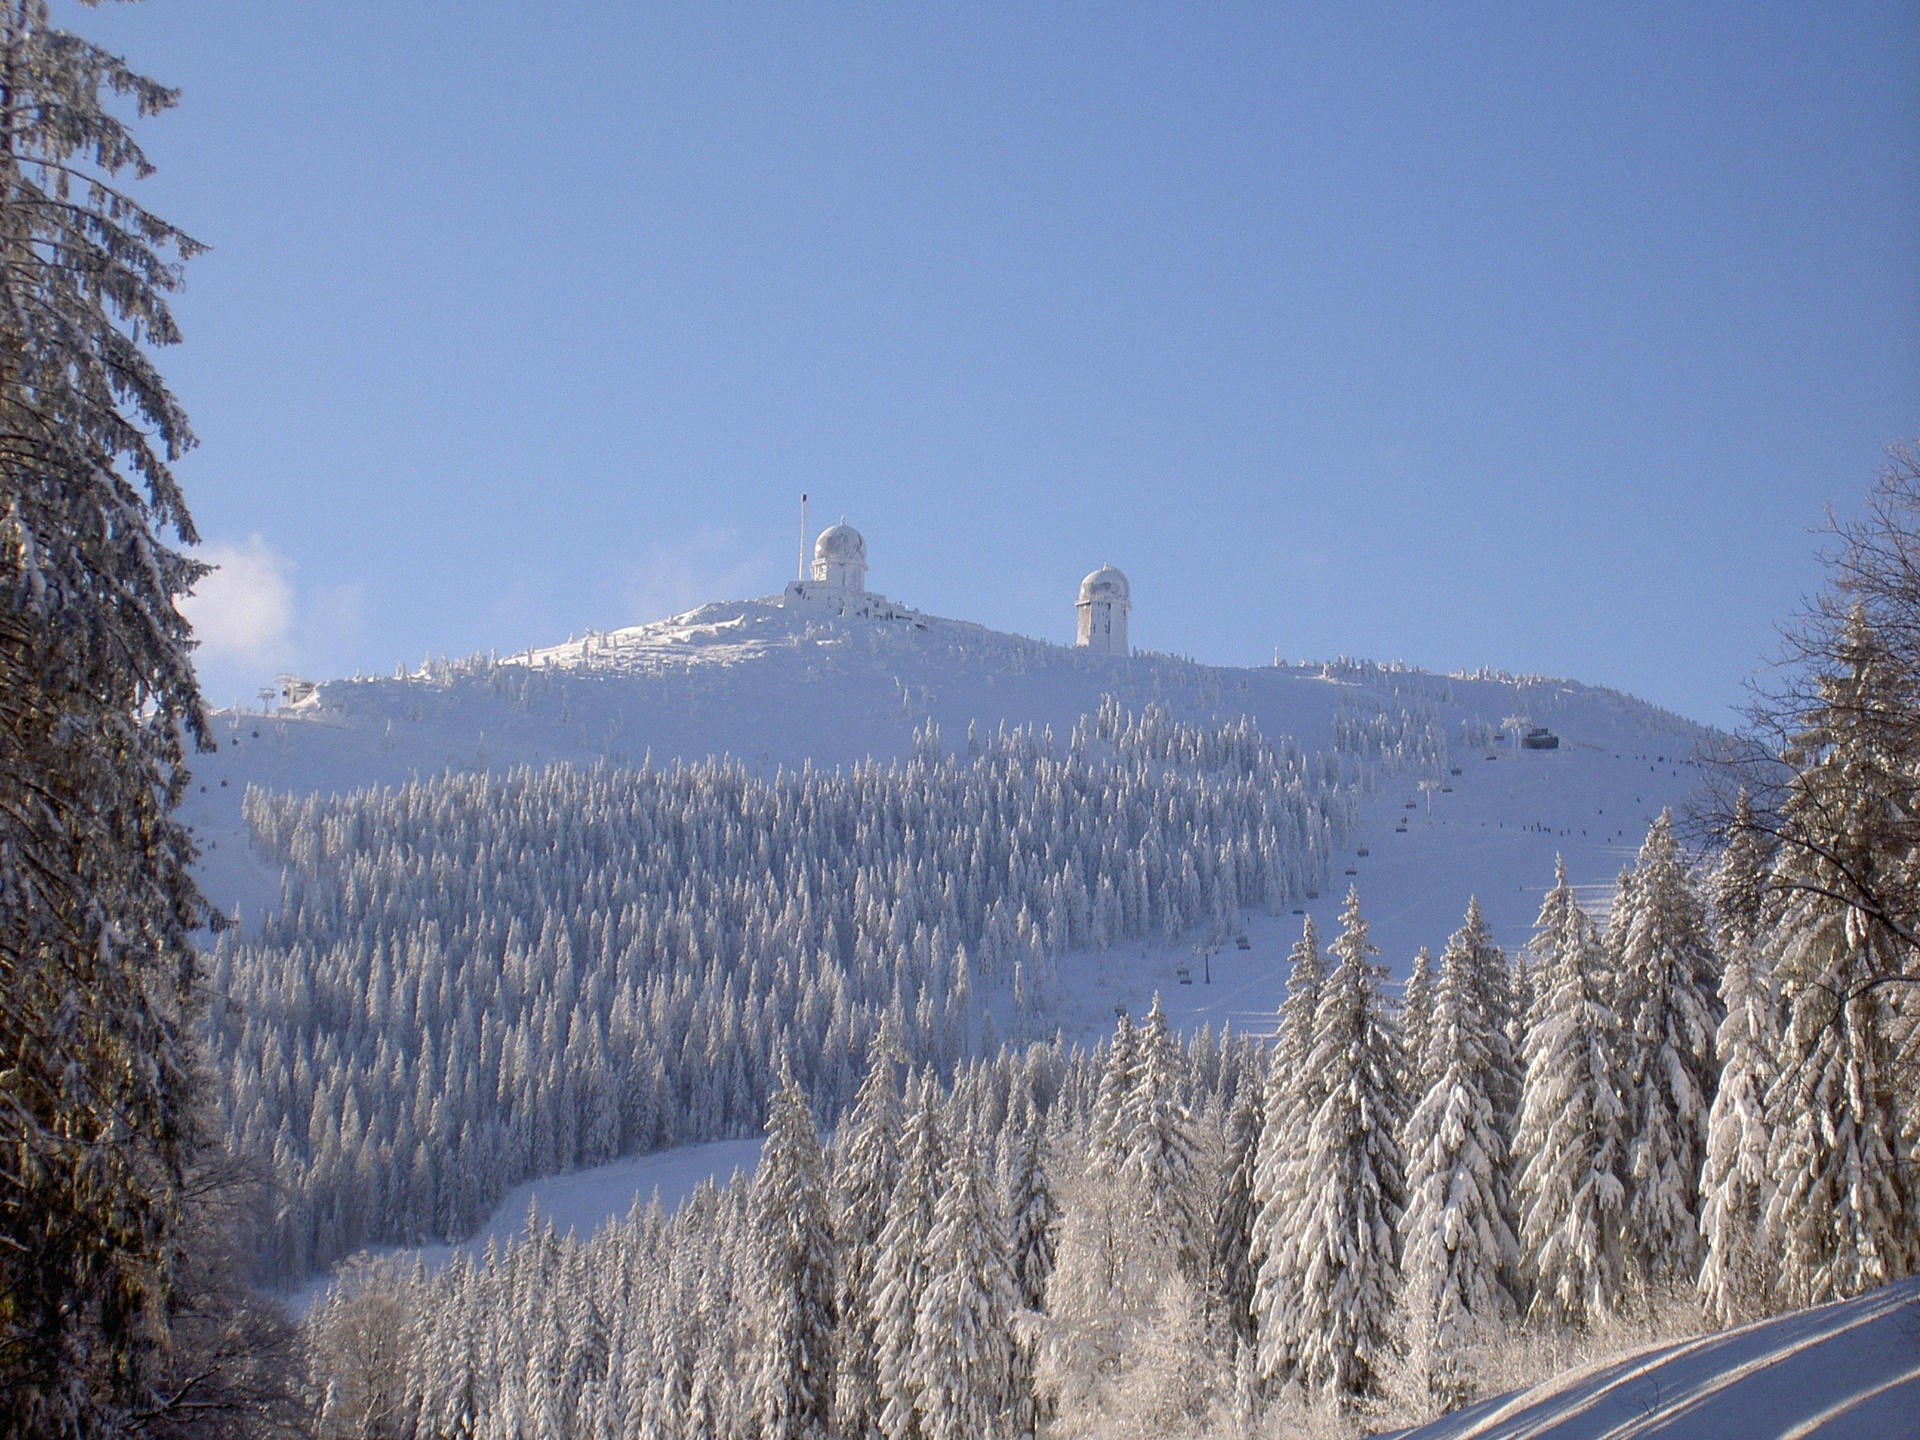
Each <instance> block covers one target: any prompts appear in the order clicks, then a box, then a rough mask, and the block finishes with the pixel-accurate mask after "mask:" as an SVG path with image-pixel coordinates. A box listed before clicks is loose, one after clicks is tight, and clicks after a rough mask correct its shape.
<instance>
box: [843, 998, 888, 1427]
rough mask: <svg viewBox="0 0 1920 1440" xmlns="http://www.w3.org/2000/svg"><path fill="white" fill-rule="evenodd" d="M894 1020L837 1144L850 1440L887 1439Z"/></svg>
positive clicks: (871, 1052) (873, 1050)
mask: <svg viewBox="0 0 1920 1440" xmlns="http://www.w3.org/2000/svg"><path fill="white" fill-rule="evenodd" d="M904 1058H905V1057H904V1055H903V1054H902V1051H901V1047H900V1041H899V1037H898V1035H897V1033H896V1031H895V1027H894V1023H893V1019H892V1014H891V1012H886V1013H885V1014H884V1015H883V1017H882V1019H881V1022H880V1029H879V1030H878V1031H877V1032H876V1033H875V1035H874V1038H873V1043H872V1044H871V1045H869V1046H868V1047H867V1075H866V1078H865V1079H864V1080H862V1081H861V1082H860V1090H859V1093H858V1094H857V1095H856V1096H855V1097H854V1102H853V1112H852V1113H851V1114H850V1115H849V1116H848V1117H847V1119H846V1121H845V1123H844V1124H843V1125H842V1126H841V1127H840V1130H839V1133H838V1134H837V1136H836V1137H835V1143H834V1156H833V1158H834V1167H833V1193H834V1200H835V1204H834V1250H835V1254H836V1255H837V1257H838V1260H839V1280H838V1286H837V1292H836V1293H837V1296H838V1316H839V1325H838V1327H837V1329H836V1331H835V1335H836V1351H835V1358H834V1367H833V1370H834V1385H835V1400H834V1426H835V1431H836V1433H837V1434H838V1435H839V1436H841V1437H843V1440H868V1437H872V1436H877V1435H878V1434H879V1433H880V1404H881V1400H880V1374H879V1368H878V1366H877V1365H876V1363H875V1358H876V1349H875V1344H874V1323H875V1302H876V1301H877V1300H878V1298H879V1297H878V1294H877V1285H876V1264H877V1261H878V1259H879V1253H880V1234H881V1231H882V1230H883V1229H884V1228H885V1227H886V1223H887V1216H888V1214H889V1212H890V1210H891V1208H892V1205H893V1191H894V1186H895V1185H896V1184H897V1183H898V1182H899V1178H900V1138H901V1126H902V1119H901V1111H900V1076H899V1070H898V1066H899V1065H900V1063H901V1061H902V1060H903V1059H904Z"/></svg>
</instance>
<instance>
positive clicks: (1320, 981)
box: [1249, 915, 1326, 1388]
mask: <svg viewBox="0 0 1920 1440" xmlns="http://www.w3.org/2000/svg"><path fill="white" fill-rule="evenodd" d="M1287 958H1288V960H1289V962H1290V968H1289V970H1288V973H1287V998H1286V999H1285V1000H1284V1001H1282V1002H1281V1005H1280V1031H1279V1034H1278V1035H1277V1036H1276V1037H1275V1039H1274V1044H1273V1050H1272V1052H1271V1054H1270V1055H1269V1056H1268V1061H1267V1083H1266V1086H1265V1089H1264V1091H1263V1096H1262V1102H1261V1109H1262V1112H1263V1114H1262V1117H1261V1127H1260V1143H1259V1148H1258V1150H1257V1152H1256V1154H1255V1158H1254V1170H1253V1209H1254V1217H1253V1229H1252V1234H1253V1245H1252V1251H1251V1253H1250V1256H1249V1259H1250V1262H1251V1264H1252V1265H1253V1267H1254V1282H1253V1302H1252V1303H1253V1318H1254V1328H1255V1332H1256V1337H1257V1346H1258V1368H1259V1374H1260V1378H1261V1380H1262V1382H1263V1383H1264V1384H1266V1385H1267V1386H1268V1387H1269V1388H1275V1387H1277V1386H1278V1385H1279V1384H1281V1383H1282V1382H1284V1381H1285V1380H1286V1379H1287V1377H1288V1376H1289V1375H1290V1374H1291V1373H1292V1371H1293V1365H1294V1360H1295V1355H1294V1352H1293V1349H1292V1347H1291V1344H1290V1342H1289V1340H1288V1339H1287V1337H1288V1336H1290V1335H1293V1334H1296V1333H1298V1330H1299V1328H1300V1326H1299V1325H1298V1324H1297V1323H1296V1321H1295V1319H1294V1316H1295V1313H1296V1312H1297V1311H1298V1309H1299V1307H1300V1305H1301V1303H1302V1299H1303V1293H1304V1286H1305V1278H1304V1274H1303V1271H1302V1266H1303V1264H1304V1257H1303V1255H1302V1253H1301V1251H1300V1250H1299V1248H1298V1240H1299V1237H1300V1231H1301V1225H1300V1218H1299V1211H1300V1206H1301V1204H1302V1202H1303V1200H1304V1198H1305V1194H1306V1184H1307V1175H1306V1169H1305V1166H1306V1154H1307V1129H1308V1126H1309V1124H1310V1123H1311V1120H1312V1117H1313V1115H1314V1113H1315V1111H1317V1110H1318V1109H1319V1106H1320V1101H1321V1098H1322V1097H1323V1096H1324V1095H1325V1093H1326V1085H1325V1079H1324V1077H1323V1076H1321V1075H1319V1074H1318V1073H1316V1072H1315V1071H1314V1070H1313V1068H1312V1067H1311V1066H1310V1065H1309V1063H1308V1061H1309V1059H1310V1058H1311V1056H1312V1054H1313V1041H1314V1027H1315V1025H1316V1024H1317V1023H1318V1020H1319V1015H1320V997H1321V993H1322V991H1323V990H1324V989H1325V986H1326V962H1325V960H1324V958H1323V957H1322V956H1321V954H1320V937H1319V935H1318V933H1317V932H1316V931H1315V929H1314V924H1313V917H1312V916H1311V915H1309V916H1308V917H1307V918H1306V921H1305V923H1304V924H1303V925H1302V926H1301V930H1300V938H1299V939H1298V940H1297V941H1295V942H1294V946H1293V949H1292V951H1291V952H1290V953H1289V955H1288V957H1287Z"/></svg>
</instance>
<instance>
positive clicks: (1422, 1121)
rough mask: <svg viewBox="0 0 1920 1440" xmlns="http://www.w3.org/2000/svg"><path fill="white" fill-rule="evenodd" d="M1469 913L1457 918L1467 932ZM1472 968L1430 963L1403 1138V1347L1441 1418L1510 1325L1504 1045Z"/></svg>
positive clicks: (1465, 947)
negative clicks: (1422, 1089) (1416, 1092)
mask: <svg viewBox="0 0 1920 1440" xmlns="http://www.w3.org/2000/svg"><path fill="white" fill-rule="evenodd" d="M1477 910H1478V907H1474V908H1473V909H1472V910H1470V911H1469V915H1468V927H1467V929H1471V928H1472V924H1473V921H1474V920H1476V919H1477V918H1478V913H1477ZM1462 933H1463V934H1464V933H1465V931H1464V930H1463V932H1462ZM1455 939H1456V941H1458V940H1460V936H1456V937H1455ZM1480 963H1482V962H1481V961H1480V959H1479V958H1478V957H1476V955H1475V951H1474V947H1473V946H1472V945H1471V944H1470V943H1449V944H1448V946H1447V949H1446V953H1445V955H1444V956H1443V957H1442V959H1441V962H1440V975H1439V979H1438V982H1437V984H1436V986H1435V989H1434V994H1433V1002H1432V1004H1433V1008H1432V1013H1431V1025H1430V1026H1429V1029H1428V1040H1427V1055H1426V1058H1425V1061H1424V1062H1423V1063H1422V1064H1421V1066H1420V1067H1419V1069H1420V1071H1421V1072H1422V1073H1425V1074H1428V1075H1431V1076H1432V1077H1433V1079H1432V1082H1431V1084H1430V1085H1429V1087H1428V1089H1427V1091H1426V1094H1425V1095H1424V1096H1423V1097H1421V1099H1420V1101H1419V1104H1418V1105H1417V1106H1416V1107H1415V1108H1414V1111H1413V1114H1412V1116H1411V1118H1410V1119H1409V1120H1408V1122H1407V1130H1406V1140H1405V1150H1406V1167H1407V1204H1406V1210H1405V1212H1404V1215H1403V1217H1402V1219H1401V1226H1400V1230H1401V1272H1402V1275H1403V1277H1404V1296H1403V1302H1402V1303H1403V1306H1404V1310H1405V1314H1406V1318H1407V1327H1406V1341H1407V1344H1408V1347H1409V1358H1410V1359H1411V1361H1412V1364H1413V1367H1414V1371H1415V1373H1416V1374H1417V1375H1418V1376H1419V1377H1420V1379H1421V1381H1422V1382H1423V1384H1424V1390H1425V1394H1426V1398H1427V1399H1428V1400H1429V1401H1430V1402H1431V1403H1432V1404H1434V1405H1435V1406H1436V1407H1437V1408H1439V1409H1441V1410H1450V1409H1453V1408H1454V1407H1455V1406H1457V1405H1460V1404H1462V1403H1464V1402H1465V1401H1466V1400H1468V1399H1470V1398H1471V1397H1472V1395H1473V1391H1474V1359H1475V1354H1476V1352H1480V1351H1484V1349H1485V1348H1486V1347H1487V1346H1489V1345H1490V1344H1492V1343H1494V1342H1496V1341H1497V1340H1498V1339H1499V1338H1500V1336H1501V1334H1502V1332H1503V1330H1504V1328H1505V1326H1506V1325H1507V1324H1508V1323H1509V1322H1511V1320H1512V1319H1513V1315H1514V1303H1513V1296H1512V1294H1511V1293H1510V1292H1509V1290H1508V1288H1507V1277H1508V1276H1510V1275H1511V1274H1512V1273H1513V1272H1514V1269H1515V1266H1516V1264H1517V1262H1518V1259H1519V1245H1518V1242H1517V1241H1516V1240H1515V1239H1514V1235H1513V1229H1512V1225H1511V1223H1510V1220H1509V1214H1510V1208H1511V1207H1510V1197H1509V1195H1508V1182H1507V1140H1506V1137H1505V1135H1504V1134H1503V1133H1502V1128H1503V1127H1502V1126H1501V1124H1500V1123H1499V1117H1498V1114H1497V1112H1496V1109H1495V1104H1494V1100H1493V1097H1492V1095H1491V1094H1490V1093H1489V1092H1490V1089H1491V1088H1492V1086H1493V1084H1494V1083H1495V1082H1496V1081H1497V1079H1498V1078H1499V1076H1500V1066H1499V1065H1498V1064H1497V1063H1496V1062H1495V1056H1496V1055H1497V1054H1498V1053H1499V1052H1500V1050H1501V1048H1502V1046H1503V1044H1504V1042H1505V1041H1506V1038H1507V1037H1506V1036H1505V1034H1504V1033H1501V1032H1500V1030H1499V1027H1498V1025H1497V1023H1496V1019H1495V1017H1494V1015H1493V1014H1491V1013H1489V1009H1488V1006H1487V1003H1486V997H1485V994H1484V993H1483V991H1482V987H1481V984H1480V980H1481V977H1480V975H1479V974H1478V973H1477V966H1478V965H1479V964H1480ZM1496 1036H1497V1039H1496ZM1509 1073H1511V1072H1510V1071H1509Z"/></svg>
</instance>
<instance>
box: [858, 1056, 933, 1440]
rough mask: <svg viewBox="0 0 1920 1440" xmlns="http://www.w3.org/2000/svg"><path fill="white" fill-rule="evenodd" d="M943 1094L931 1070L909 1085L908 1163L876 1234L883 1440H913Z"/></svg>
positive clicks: (916, 1428) (876, 1315) (877, 1357)
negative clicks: (918, 1327) (919, 1324)
mask: <svg viewBox="0 0 1920 1440" xmlns="http://www.w3.org/2000/svg"><path fill="white" fill-rule="evenodd" d="M940 1110H941V1105H940V1087H939V1084H938V1082H936V1081H935V1080H934V1078H933V1073H932V1072H931V1071H923V1072H921V1074H920V1075H918V1076H916V1077H915V1078H914V1080H913V1081H912V1082H911V1083H910V1087H909V1090H908V1094H907V1111H908V1114H907V1124H906V1139H905V1142H904V1149H905V1158H904V1159H903V1160H902V1162H901V1166H900V1182H899V1184H897V1185H896V1186H894V1191H893V1204H892V1207H891V1211H890V1213H889V1214H888V1216H887V1222H886V1224H885V1225H884V1226H883V1227H882V1228H881V1231H880V1248H879V1256H878V1259H877V1260H876V1262H875V1264H874V1352H875V1355H874V1358H875V1362H876V1363H875V1368H876V1370H877V1372H878V1375H879V1382H880V1399H881V1406H880V1431H881V1433H882V1434H883V1435H885V1436H887V1437H888V1440H918V1437H920V1436H922V1435H923V1434H925V1431H924V1430H923V1429H922V1428H921V1411H920V1375H919V1372H918V1370H917V1369H916V1368H915V1367H914V1363H913V1353H914V1344H915V1339H914V1337H915V1329H914V1326H915V1321H916V1317H917V1316H918V1315H919V1313H920V1301H921V1297H922V1295H923V1294H924V1293H925V1291H926V1285H927V1270H928V1259H927V1237H928V1236H929V1235H931V1234H932V1233H933V1223H934V1206H935V1202H936V1199H937V1197H938V1192H939V1185H940V1177H941V1174H942V1172H943V1171H944V1170H945V1168H946V1155H947V1137H946V1131H945V1128H944V1126H943V1123H942V1120H941V1114H940Z"/></svg>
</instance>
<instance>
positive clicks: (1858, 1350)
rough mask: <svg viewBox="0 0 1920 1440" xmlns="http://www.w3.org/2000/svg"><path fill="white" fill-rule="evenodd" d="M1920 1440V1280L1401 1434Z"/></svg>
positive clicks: (1560, 1382)
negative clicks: (1918, 1439) (1917, 1438)
mask: <svg viewBox="0 0 1920 1440" xmlns="http://www.w3.org/2000/svg"><path fill="white" fill-rule="evenodd" d="M1655 1436H1658V1437H1663V1440H1814V1437H1819V1440H1914V1437H1920V1278H1917V1279H1909V1280H1904V1281H1901V1282H1899V1283H1898V1284H1894V1285H1886V1286H1883V1287H1881V1288H1880V1289H1878V1290H1874V1291H1870V1292H1869V1293H1867V1294H1865V1295H1861V1296H1858V1297H1856V1298H1854V1299H1852V1300H1842V1301H1837V1302H1835V1303H1834V1304H1831V1305H1822V1306H1818V1307H1816V1308H1814V1309H1811V1310H1798V1311H1795V1312H1793V1313H1792V1314H1789V1315H1781V1316H1777V1317H1775V1318H1774V1319H1771V1320H1763V1321H1760V1322H1758V1323H1756V1324H1752V1325H1747V1326H1743V1327H1741V1328H1739V1329H1735V1330H1723V1331H1721V1332H1719V1333H1718V1334H1713V1335H1702V1336H1699V1337H1697V1338H1695V1339H1692V1340H1686V1341H1682V1342H1681V1343H1679V1344H1674V1345H1657V1346H1652V1347H1650V1348H1648V1349H1645V1350H1639V1351H1635V1352H1633V1353H1630V1354H1626V1355H1619V1356H1614V1357H1612V1358H1610V1359H1607V1360H1603V1361H1599V1362H1597V1363H1595V1364H1592V1365H1588V1366H1584V1367H1582V1368H1580V1369H1578V1370H1570V1371H1568V1372H1566V1373H1565V1374H1563V1375H1558V1376H1556V1377H1555V1378H1553V1379H1552V1380H1549V1381H1547V1382H1546V1383H1544V1384H1542V1385H1537V1386H1535V1387H1534V1388H1533V1389H1531V1390H1523V1391H1520V1392H1518V1393H1516V1394H1513V1395H1504V1396H1500V1397H1497V1398H1495V1399H1491V1400H1484V1401H1482V1402H1480V1403H1479V1404H1477V1405H1472V1406H1468V1407H1467V1408H1466V1409H1463V1410H1459V1411H1456V1412H1455V1413H1454V1414H1452V1415H1448V1416H1446V1417H1445V1418H1443V1419H1440V1420H1436V1421H1434V1422H1432V1423H1431V1424H1428V1425H1424V1426H1422V1427H1420V1428H1419V1429H1417V1430H1410V1431H1402V1432H1399V1440H1642V1437H1647V1440H1651V1437H1655Z"/></svg>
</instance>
